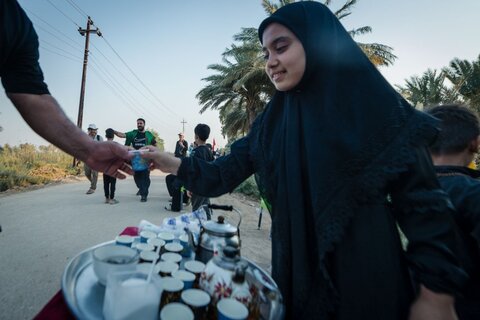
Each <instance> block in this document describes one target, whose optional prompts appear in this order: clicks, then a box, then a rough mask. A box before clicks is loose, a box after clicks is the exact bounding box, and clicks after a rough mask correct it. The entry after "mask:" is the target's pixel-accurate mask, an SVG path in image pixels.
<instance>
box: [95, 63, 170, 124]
mask: <svg viewBox="0 0 480 320" xmlns="http://www.w3.org/2000/svg"><path fill="white" fill-rule="evenodd" d="M90 57H91V58H92V60H90V61H91V62H92V64H94V65H95V66H96V68H97V69H98V70H99V71H101V72H102V73H103V74H104V75H106V77H107V78H108V79H109V80H110V81H111V84H112V83H113V84H114V85H115V87H116V88H117V89H118V88H120V89H119V90H118V91H119V92H121V93H122V94H123V95H124V96H125V97H126V98H128V100H129V101H130V102H131V103H132V104H134V105H137V106H138V108H140V110H141V111H142V112H141V114H144V115H148V116H149V118H154V119H156V121H157V122H158V123H159V124H161V125H162V126H163V127H165V126H167V127H170V126H171V124H170V123H169V122H165V120H163V119H161V118H160V117H159V116H157V114H156V113H154V112H151V111H150V110H149V109H148V108H146V107H144V106H143V104H141V103H139V102H138V100H137V99H136V98H135V97H134V95H133V94H132V93H131V92H130V91H129V90H128V89H126V88H125V87H124V86H123V85H122V84H121V82H120V81H119V80H117V79H116V78H115V77H114V76H113V75H112V74H111V73H110V72H109V71H108V70H107V69H106V68H104V67H102V66H101V65H100V64H99V63H97V61H96V59H95V58H94V56H93V55H90ZM127 95H128V96H127ZM171 128H172V129H173V127H171Z"/></svg>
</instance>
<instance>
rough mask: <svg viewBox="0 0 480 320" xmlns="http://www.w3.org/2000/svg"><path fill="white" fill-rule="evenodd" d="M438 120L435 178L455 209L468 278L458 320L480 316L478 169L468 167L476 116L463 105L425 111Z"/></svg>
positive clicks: (478, 138) (478, 133) (475, 142)
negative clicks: (438, 132)
mask: <svg viewBox="0 0 480 320" xmlns="http://www.w3.org/2000/svg"><path fill="white" fill-rule="evenodd" d="M427 113H429V114H431V115H432V116H434V117H436V118H438V119H440V121H441V124H440V129H441V131H440V134H439V135H438V137H437V139H436V140H435V142H434V143H433V144H432V145H431V146H430V153H431V154H432V159H433V164H434V165H435V171H436V172H437V176H438V180H439V181H440V184H441V185H442V187H443V189H444V190H445V191H447V192H448V194H449V195H450V199H452V202H453V205H454V206H455V208H456V209H457V212H456V213H455V214H454V218H455V221H456V222H457V225H458V227H459V230H460V235H461V237H462V239H463V243H464V245H463V248H464V249H465V252H464V253H463V255H462V256H461V258H462V263H463V266H464V267H465V269H466V270H467V272H469V274H470V281H469V282H468V285H467V287H466V288H465V290H464V291H463V292H462V295H461V296H460V297H458V298H457V299H456V301H455V309H456V311H457V314H458V318H459V319H460V320H466V319H472V320H474V319H480V273H479V272H480V180H479V178H480V172H479V171H477V170H474V169H470V168H469V164H470V163H472V162H473V159H474V157H475V155H476V154H478V148H479V146H480V123H479V119H478V117H477V116H476V115H475V113H473V112H472V111H470V110H469V109H467V108H466V107H464V106H460V105H442V106H436V107H433V108H431V109H428V110H427Z"/></svg>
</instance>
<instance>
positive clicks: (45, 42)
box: [42, 40, 81, 61]
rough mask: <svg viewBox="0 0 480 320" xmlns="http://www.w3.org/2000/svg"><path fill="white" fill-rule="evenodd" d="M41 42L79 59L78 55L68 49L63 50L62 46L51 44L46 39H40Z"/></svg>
mask: <svg viewBox="0 0 480 320" xmlns="http://www.w3.org/2000/svg"><path fill="white" fill-rule="evenodd" d="M42 44H47V45H49V46H51V47H53V48H55V49H57V50H60V51H62V52H65V53H66V54H69V55H71V56H72V57H74V58H76V59H77V58H78V59H79V60H80V61H81V58H80V57H78V56H76V55H75V54H74V53H71V52H69V51H66V50H63V49H62V48H60V47H57V46H56V45H54V44H51V43H50V42H48V41H45V40H42Z"/></svg>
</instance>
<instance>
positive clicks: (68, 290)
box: [62, 240, 283, 319]
mask: <svg viewBox="0 0 480 320" xmlns="http://www.w3.org/2000/svg"><path fill="white" fill-rule="evenodd" d="M114 243H115V240H111V241H106V242H102V243H99V244H97V245H94V246H92V247H89V248H87V249H85V250H82V251H81V252H79V253H78V254H76V255H75V256H74V257H73V258H72V259H71V260H70V261H69V262H68V263H67V265H66V267H65V269H64V271H63V274H62V295H63V298H64V300H65V302H66V304H67V306H68V308H69V310H70V311H71V312H72V313H73V315H74V316H75V318H77V319H87V318H86V317H85V315H84V313H83V312H82V310H81V309H80V308H79V305H78V303H77V301H76V300H77V299H76V296H75V288H76V283H77V280H78V278H79V276H80V275H81V273H82V272H83V271H84V270H85V268H87V267H88V266H89V265H90V264H92V263H93V256H92V252H93V250H95V249H96V248H99V247H102V246H107V245H112V244H114ZM82 258H84V259H83V260H82ZM242 259H245V260H246V261H247V262H248V264H249V265H250V266H251V267H254V268H255V269H257V270H260V271H261V274H262V276H264V277H266V278H267V279H268V282H269V283H268V285H269V286H273V288H274V289H276V291H277V292H278V293H279V294H280V297H279V300H278V301H277V302H278V303H280V304H282V303H283V297H282V296H281V293H280V290H279V288H278V285H277V284H276V282H275V281H274V280H273V278H272V276H271V275H270V274H269V273H268V272H266V271H265V270H263V269H262V268H260V267H259V266H258V265H257V264H256V263H254V262H253V261H251V260H250V259H248V258H245V257H242ZM74 264H79V267H77V268H76V270H72V268H74ZM72 273H73V275H71V274H72ZM70 280H71V283H69V282H70ZM282 309H283V308H282ZM280 314H281V315H282V316H281V317H282V318H283V311H280Z"/></svg>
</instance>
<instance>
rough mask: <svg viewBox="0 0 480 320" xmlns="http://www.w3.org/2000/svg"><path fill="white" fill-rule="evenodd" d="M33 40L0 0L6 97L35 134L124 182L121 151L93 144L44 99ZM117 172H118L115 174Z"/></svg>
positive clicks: (24, 21) (23, 20) (11, 6)
mask: <svg viewBox="0 0 480 320" xmlns="http://www.w3.org/2000/svg"><path fill="white" fill-rule="evenodd" d="M38 59H39V52H38V37H37V33H36V32H35V29H34V28H33V25H32V22H31V21H30V19H29V18H28V17H27V15H26V14H25V12H24V11H23V9H22V8H21V7H20V5H19V4H18V3H17V1H16V0H0V78H1V79H2V85H3V87H4V88H5V92H6V94H7V96H8V98H9V99H10V100H11V101H12V103H13V104H14V105H15V107H16V108H17V110H18V111H19V112H20V114H21V116H22V117H23V119H24V120H25V121H26V122H27V123H28V125H29V126H30V127H31V128H32V129H33V130H34V131H35V132H36V133H37V134H39V135H40V136H42V137H43V138H45V139H46V140H47V141H49V142H50V143H52V144H54V145H55V146H57V147H58V148H60V149H62V150H63V151H65V152H67V153H69V154H71V155H73V156H74V157H76V158H77V159H79V160H81V161H83V162H84V163H85V164H87V165H88V166H89V167H90V168H92V169H93V170H96V171H101V172H106V173H107V174H109V175H111V176H115V177H117V178H120V179H125V178H126V176H125V175H124V174H123V173H122V172H121V171H123V172H126V173H129V174H131V173H132V170H131V168H130V167H129V166H128V165H127V164H126V162H125V161H127V160H129V159H130V158H131V155H129V154H128V150H127V148H125V147H123V146H121V145H118V144H115V143H113V142H98V141H94V140H92V139H91V138H89V136H88V135H87V134H86V133H85V132H83V131H82V130H81V128H78V127H77V126H76V125H75V124H74V123H73V122H72V121H70V120H69V119H68V117H67V116H66V115H65V113H64V112H63V110H62V108H61V107H60V105H59V104H58V102H57V101H56V100H55V99H54V98H53V97H52V96H51V95H50V92H49V90H48V87H47V85H46V84H45V82H44V80H43V72H42V69H41V68H40V64H39V62H38ZM119 170H121V171H119Z"/></svg>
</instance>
